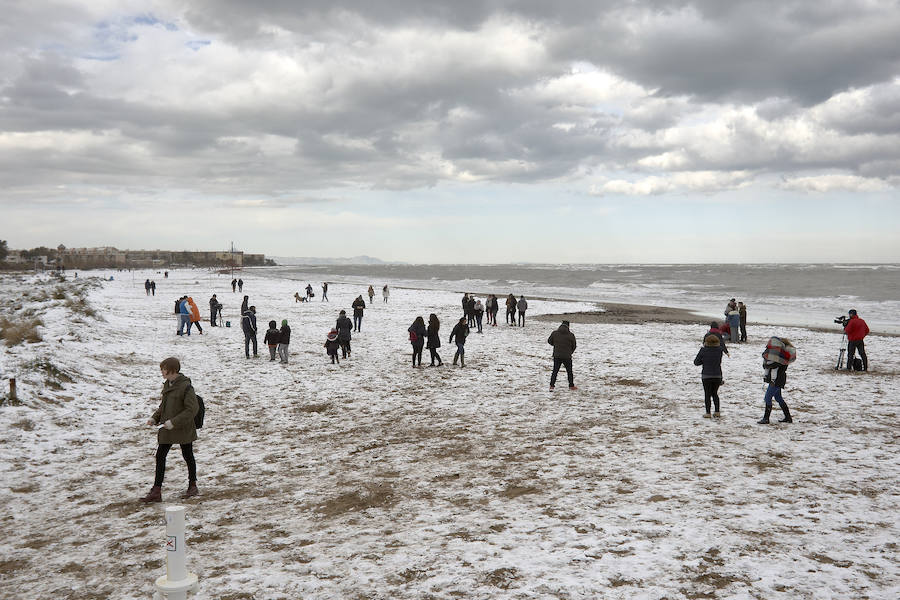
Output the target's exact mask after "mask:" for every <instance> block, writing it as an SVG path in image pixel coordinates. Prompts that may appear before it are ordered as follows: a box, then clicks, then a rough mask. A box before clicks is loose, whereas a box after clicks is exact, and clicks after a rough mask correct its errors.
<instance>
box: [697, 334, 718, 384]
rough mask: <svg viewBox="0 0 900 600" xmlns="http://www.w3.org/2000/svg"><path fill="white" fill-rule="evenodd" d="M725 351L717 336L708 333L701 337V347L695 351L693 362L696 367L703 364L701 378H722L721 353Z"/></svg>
mask: <svg viewBox="0 0 900 600" xmlns="http://www.w3.org/2000/svg"><path fill="white" fill-rule="evenodd" d="M724 353H725V351H724V350H723V349H722V343H721V342H720V341H719V337H718V336H717V335H716V334H714V333H710V334H708V335H707V336H706V337H705V338H703V347H702V348H700V351H699V352H698V353H697V357H696V358H695V359H694V364H695V365H697V366H698V367H699V366H700V365H703V370H702V371H701V373H700V378H701V379H721V378H722V355H723V354H724Z"/></svg>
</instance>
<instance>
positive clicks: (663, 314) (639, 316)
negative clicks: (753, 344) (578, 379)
mask: <svg viewBox="0 0 900 600" xmlns="http://www.w3.org/2000/svg"><path fill="white" fill-rule="evenodd" d="M536 299H539V298H536ZM595 304H597V306H599V307H600V308H604V309H606V310H597V311H582V312H571V313H557V314H545V315H537V316H535V317H533V319H534V320H535V321H545V322H554V321H560V320H563V319H565V320H566V321H569V322H571V323H581V324H589V325H596V324H610V325H644V324H647V323H674V324H677V325H702V326H704V327H707V326H708V325H709V323H710V322H711V321H713V320H715V321H718V322H719V323H721V322H722V321H723V319H717V318H716V317H710V316H707V315H704V314H702V313H700V312H697V311H692V310H689V309H686V308H675V307H672V306H653V305H650V304H628V303H621V302H596V303H595ZM747 326H748V327H750V326H752V327H796V328H799V329H806V330H807V331H815V332H818V333H834V334H842V333H843V331H842V330H840V329H831V328H828V327H814V326H809V325H799V324H791V323H763V322H760V321H748V322H747ZM835 327H837V326H835ZM869 336H876V337H900V334H898V333H888V332H875V331H872V332H870V333H869V334H868V336H867V337H869Z"/></svg>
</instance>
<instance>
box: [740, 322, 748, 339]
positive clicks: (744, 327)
mask: <svg viewBox="0 0 900 600" xmlns="http://www.w3.org/2000/svg"><path fill="white" fill-rule="evenodd" d="M741 341H742V342H746V341H747V319H741Z"/></svg>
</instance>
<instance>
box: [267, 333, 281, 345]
mask: <svg viewBox="0 0 900 600" xmlns="http://www.w3.org/2000/svg"><path fill="white" fill-rule="evenodd" d="M280 341H281V332H279V331H278V330H277V329H269V330H268V331H266V337H264V338H263V344H267V345H269V346H277V345H278V342H280Z"/></svg>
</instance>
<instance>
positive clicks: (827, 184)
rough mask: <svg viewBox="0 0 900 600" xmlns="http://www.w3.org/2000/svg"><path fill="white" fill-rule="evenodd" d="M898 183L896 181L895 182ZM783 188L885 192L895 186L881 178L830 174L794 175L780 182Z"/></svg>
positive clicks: (816, 190) (815, 190) (824, 191)
mask: <svg viewBox="0 0 900 600" xmlns="http://www.w3.org/2000/svg"><path fill="white" fill-rule="evenodd" d="M895 185H896V183H895ZM779 187H781V188H782V189H785V190H794V191H800V192H817V193H828V192H834V191H842V192H884V191H887V190H890V189H892V188H893V187H894V186H892V185H890V184H889V183H888V182H886V181H884V180H881V179H873V178H869V177H859V176H857V175H837V174H828V175H820V176H811V177H794V178H791V179H786V180H785V181H784V182H782V183H781V184H780V186H779Z"/></svg>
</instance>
